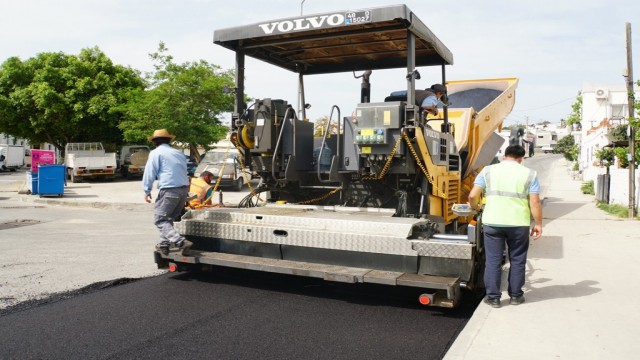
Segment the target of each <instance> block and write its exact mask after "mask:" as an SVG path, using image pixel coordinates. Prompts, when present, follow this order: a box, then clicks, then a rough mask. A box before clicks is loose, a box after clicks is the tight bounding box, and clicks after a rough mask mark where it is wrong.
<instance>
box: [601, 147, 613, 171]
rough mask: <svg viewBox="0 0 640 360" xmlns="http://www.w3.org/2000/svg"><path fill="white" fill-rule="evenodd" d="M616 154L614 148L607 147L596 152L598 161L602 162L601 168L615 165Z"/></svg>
mask: <svg viewBox="0 0 640 360" xmlns="http://www.w3.org/2000/svg"><path fill="white" fill-rule="evenodd" d="M615 158H616V154H615V152H614V150H613V148H610V147H607V148H602V149H600V150H598V151H596V159H598V161H599V162H600V166H604V167H609V166H611V165H613V161H614V160H615Z"/></svg>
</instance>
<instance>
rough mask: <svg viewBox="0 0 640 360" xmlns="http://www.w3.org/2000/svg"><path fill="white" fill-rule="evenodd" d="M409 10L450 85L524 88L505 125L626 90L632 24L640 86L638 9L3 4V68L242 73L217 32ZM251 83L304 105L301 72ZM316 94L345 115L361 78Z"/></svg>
mask: <svg viewBox="0 0 640 360" xmlns="http://www.w3.org/2000/svg"><path fill="white" fill-rule="evenodd" d="M401 3H403V4H405V5H407V6H408V7H409V9H410V10H411V11H413V13H414V14H415V15H416V16H418V18H420V19H421V20H422V22H423V23H425V25H426V26H427V27H428V28H429V29H430V30H431V31H432V32H433V33H434V34H435V35H436V37H438V38H439V39H440V41H441V42H443V43H444V44H445V46H446V47H447V48H448V49H449V50H450V51H451V52H452V53H453V65H451V66H447V67H446V72H447V79H448V80H467V79H489V78H506V77H509V78H511V77H516V78H518V79H519V83H518V88H517V91H516V102H515V106H514V108H513V110H512V112H511V114H510V115H509V116H508V117H507V119H506V120H505V124H514V123H517V124H525V123H529V124H533V123H540V122H542V121H549V122H551V123H558V122H559V121H560V119H566V118H567V117H568V116H569V114H570V113H571V105H572V104H573V103H575V102H576V97H577V95H578V92H580V91H582V90H583V89H585V88H590V87H593V88H600V87H605V88H611V89H613V88H615V87H618V88H624V86H625V81H626V80H625V78H624V77H623V73H624V71H625V69H626V68H627V39H626V27H625V26H626V25H625V24H626V23H627V22H629V23H631V29H632V42H631V44H632V46H631V47H632V50H635V51H636V54H635V56H634V61H633V67H632V68H633V69H634V79H635V80H638V79H640V21H639V19H640V16H639V15H638V14H640V2H637V1H629V0H609V1H603V0H581V1H574V0H555V1H551V0H535V1H533V0H511V1H492V0H484V1H478V0H457V1H430V0H405V1H404V2H401V0H391V1H389V0H387V1H384V0H383V1H380V0H368V1H353V0H304V1H302V0H236V1H223V0H102V1H99V0H56V1H52V0H21V1H15V0H11V1H9V0H0V9H1V12H0V34H1V35H0V63H1V62H4V61H5V60H6V59H8V58H10V57H13V56H17V57H19V58H21V59H22V60H26V59H28V58H31V57H34V56H36V55H37V54H38V53H41V52H63V53H66V54H75V55H77V54H78V53H79V52H80V50H81V49H83V48H90V47H96V46H97V47H98V48H99V49H100V50H101V51H103V52H104V53H105V54H106V55H107V56H108V57H109V58H111V60H112V61H113V62H114V63H116V64H120V65H124V66H130V67H132V68H135V69H138V70H140V71H143V72H145V71H150V70H152V68H153V64H152V61H151V59H150V58H149V53H152V52H154V51H156V50H157V48H158V44H159V42H160V41H162V42H164V43H165V45H166V47H167V48H168V49H169V53H170V55H172V56H173V57H174V61H175V62H177V63H183V62H187V61H198V60H201V59H202V60H206V61H207V62H209V63H212V64H216V65H219V66H221V67H222V68H223V69H233V68H234V66H235V65H234V64H235V57H234V53H233V52H232V51H230V50H227V49H225V48H222V47H221V46H219V45H215V44H213V32H214V31H215V30H216V29H223V28H228V27H234V26H240V25H248V24H254V23H258V22H263V21H267V20H274V19H280V18H286V17H293V16H298V15H300V14H301V13H302V14H304V15H312V14H316V13H324V12H332V11H337V10H357V9H366V8H371V7H379V6H387V5H396V4H401ZM634 21H635V23H634ZM634 31H635V32H634ZM419 71H420V73H421V75H422V79H421V80H418V81H417V82H416V86H417V87H422V85H424V87H428V86H429V85H430V84H432V83H435V82H438V81H439V80H440V76H441V74H440V67H432V68H419ZM405 73H406V69H398V70H384V71H374V73H373V74H372V75H371V98H372V101H374V102H375V101H382V100H383V99H384V97H385V96H386V95H388V94H389V93H390V92H391V91H394V90H398V89H404V88H406V81H405V79H404V76H405ZM245 76H246V83H245V91H246V93H247V95H248V96H250V97H252V98H272V99H284V100H286V101H288V102H289V103H290V104H293V106H294V107H297V82H298V77H297V74H294V73H291V72H288V71H285V70H281V69H279V68H276V67H274V66H272V65H268V64H264V63H262V62H260V61H257V60H254V59H251V58H247V61H246V72H245ZM305 90H306V101H307V102H308V103H310V104H311V106H312V107H311V108H310V109H309V110H308V112H307V117H308V118H310V119H311V120H315V119H318V118H320V117H322V116H324V115H329V113H330V112H331V108H332V106H333V105H338V107H339V108H340V109H341V115H342V116H345V115H349V114H350V113H351V111H353V109H354V108H355V106H356V105H357V103H358V102H359V97H360V80H359V79H355V78H354V77H353V74H352V73H340V74H331V75H313V76H307V77H305Z"/></svg>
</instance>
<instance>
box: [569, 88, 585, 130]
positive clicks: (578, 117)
mask: <svg viewBox="0 0 640 360" xmlns="http://www.w3.org/2000/svg"><path fill="white" fill-rule="evenodd" d="M581 121H582V92H581V91H578V96H577V97H576V102H575V103H573V104H571V114H570V115H569V117H568V118H567V125H573V124H577V123H579V122H581Z"/></svg>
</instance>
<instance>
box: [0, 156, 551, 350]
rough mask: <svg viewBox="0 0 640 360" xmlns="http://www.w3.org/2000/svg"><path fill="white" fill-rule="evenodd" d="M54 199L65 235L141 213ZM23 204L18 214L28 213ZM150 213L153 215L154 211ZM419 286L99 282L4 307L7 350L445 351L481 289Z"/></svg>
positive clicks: (240, 273)
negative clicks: (444, 295) (435, 300)
mask: <svg viewBox="0 0 640 360" xmlns="http://www.w3.org/2000/svg"><path fill="white" fill-rule="evenodd" d="M547 159H548V158H547ZM543 160H544V159H543V157H542V156H540V157H539V158H538V157H534V158H532V159H527V161H526V162H525V165H527V166H530V167H532V168H537V169H536V170H539V171H540V177H541V182H542V184H543V188H544V186H545V185H544V182H545V181H544V179H545V174H544V167H543V166H542V165H544V161H543ZM8 209H12V213H13V212H18V211H21V212H22V211H24V212H28V213H30V214H32V215H35V214H34V212H36V213H40V212H42V213H41V215H38V216H40V217H41V218H44V217H45V215H44V211H46V214H51V212H50V211H49V210H45V209H42V208H40V206H38V209H34V208H31V209H29V208H25V209H18V208H16V209H13V208H11V207H9V206H8V207H6V209H3V211H5V210H8ZM52 209H55V210H54V211H55V213H54V214H55V218H56V219H59V220H55V219H52V220H51V221H49V222H43V225H47V226H51V230H48V231H49V232H50V233H52V232H53V233H57V236H59V237H60V238H69V236H73V235H74V234H76V233H79V232H80V231H87V232H88V231H91V233H94V232H95V230H96V227H97V226H98V224H101V223H102V222H105V224H106V225H104V226H105V227H106V226H108V220H106V219H109V218H113V219H112V220H111V221H112V222H114V223H118V222H119V223H122V221H120V220H118V219H116V218H118V217H121V216H126V217H128V218H129V220H132V219H131V217H132V214H133V213H131V214H129V215H127V214H123V212H116V211H114V210H93V209H92V210H91V211H86V210H84V211H81V210H79V209H73V210H71V209H68V210H67V209H62V208H55V207H54V208H52ZM67 211H69V212H73V219H74V221H73V224H75V225H74V226H78V224H83V221H82V219H81V217H82V216H85V217H86V218H87V219H89V220H92V221H94V222H95V223H89V224H88V225H87V228H86V230H78V229H75V230H74V231H69V232H68V234H64V232H65V230H63V229H64V226H65V225H64V224H62V223H61V220H62V219H63V218H65V216H66V215H65V214H63V213H66V212H67ZM110 211H112V212H113V214H111V213H109V212H110ZM98 213H99V215H98ZM5 214H8V213H7V212H5ZM19 214H20V213H16V215H15V216H16V217H19V216H20V217H25V216H21V215H19ZM143 215H144V214H142V215H140V216H142V217H141V221H146V220H144V216H143ZM47 216H52V215H47ZM137 216H138V215H136V216H135V217H137ZM99 219H105V220H99ZM145 227H148V224H145V225H140V227H139V228H138V226H136V232H132V233H131V235H129V236H130V238H127V234H128V233H129V232H131V231H130V230H131V229H129V230H127V229H123V228H118V229H117V230H118V236H117V239H118V240H119V241H120V242H122V243H124V244H132V243H136V244H139V245H136V246H137V249H139V248H142V247H144V248H145V249H146V248H147V247H148V244H149V243H152V242H153V238H154V232H153V231H154V230H153V229H150V231H151V232H150V233H149V234H147V233H146V232H145V230H144V228H145ZM111 228H113V227H112V226H111ZM35 229H37V227H34V226H24V227H22V228H21V230H20V231H21V232H17V230H15V229H14V230H11V229H9V230H3V232H2V234H13V235H12V239H11V241H13V242H15V241H17V240H20V241H21V242H24V241H25V239H30V237H33V238H34V239H37V238H41V237H42V236H43V235H40V234H36V235H30V232H32V231H33V230H35ZM104 233H105V234H108V233H109V232H108V230H106V229H105V230H104ZM143 233H144V235H143ZM15 236H18V237H20V239H18V238H16V237H15ZM50 236H52V237H53V236H54V235H50ZM146 238H149V239H146ZM0 240H4V241H6V240H9V237H8V236H4V238H3V239H0ZM4 241H0V243H4ZM93 241H95V240H93ZM3 246H5V247H7V246H8V248H7V249H11V247H12V246H11V243H5V244H4V245H3ZM120 249H122V255H117V254H116V256H121V257H126V256H128V254H127V253H128V251H130V250H127V249H131V245H129V246H128V247H120ZM101 251H105V250H101ZM110 251H113V250H110ZM136 251H139V250H136ZM24 253H25V254H28V252H26V251H25V252H24ZM111 256H112V257H113V255H111ZM98 258H99V257H98ZM148 261H149V262H152V257H151V253H150V252H149V260H148ZM49 266H54V265H49ZM100 266H104V264H100ZM109 266H113V267H117V266H118V263H117V262H116V261H114V262H111V264H110V265H109ZM70 271H71V270H70ZM58 276H62V275H58ZM26 281H35V280H32V279H28V280H26ZM418 294H419V292H417V290H416V289H401V288H390V287H384V286H376V285H368V284H367V285H365V284H357V285H352V284H351V285H350V284H336V283H329V282H323V281H320V280H316V279H307V278H299V277H293V276H285V275H279V274H267V273H258V272H251V271H246V270H238V269H223V268H215V269H214V272H213V273H179V274H164V275H160V276H154V277H150V278H144V279H140V280H135V279H126V278H125V279H120V280H115V281H107V282H99V283H95V284H93V285H90V286H87V287H85V288H81V289H79V290H74V291H71V292H62V293H56V294H53V295H51V296H50V297H45V298H43V299H38V300H31V301H26V302H21V303H19V304H18V305H15V306H10V307H8V308H5V309H1V310H0V359H88V358H90V359H132V358H136V359H146V358H149V359H150V358H153V359H156V358H167V357H171V358H175V359H181V358H211V359H256V358H257V359H300V358H304V359H440V358H442V357H443V356H444V354H445V353H446V350H447V349H448V347H449V346H450V344H451V343H452V342H453V341H454V340H455V337H456V336H457V334H458V333H459V332H460V331H461V330H462V328H463V327H464V326H465V324H466V322H467V321H468V319H469V318H470V317H471V315H472V313H473V311H474V309H475V307H476V306H477V304H478V302H479V299H477V298H473V297H471V296H466V297H465V301H464V302H463V303H462V304H461V306H460V307H459V308H457V309H453V310H449V309H440V308H425V307H421V306H420V305H418V304H417V296H418ZM467 295H468V294H467Z"/></svg>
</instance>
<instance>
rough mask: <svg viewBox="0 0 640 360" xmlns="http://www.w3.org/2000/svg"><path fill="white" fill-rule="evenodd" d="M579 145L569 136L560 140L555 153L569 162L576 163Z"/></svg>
mask: <svg viewBox="0 0 640 360" xmlns="http://www.w3.org/2000/svg"><path fill="white" fill-rule="evenodd" d="M578 150H579V149H578V145H576V142H575V140H574V138H573V136H572V135H567V136H565V137H563V138H562V139H560V140H558V143H557V144H556V147H555V148H554V149H553V152H554V153H556V154H562V155H563V156H564V158H565V159H567V160H569V161H575V160H576V159H577V158H578Z"/></svg>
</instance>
